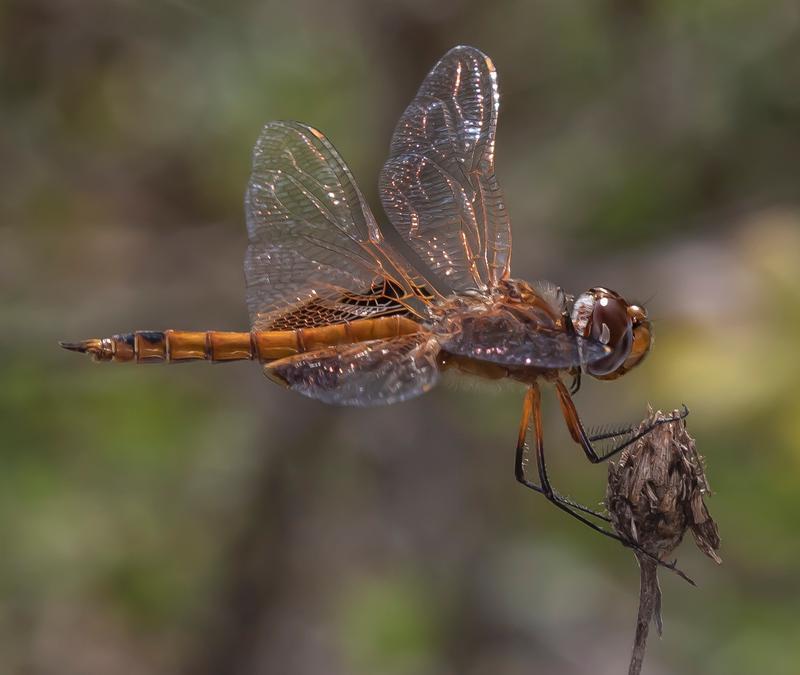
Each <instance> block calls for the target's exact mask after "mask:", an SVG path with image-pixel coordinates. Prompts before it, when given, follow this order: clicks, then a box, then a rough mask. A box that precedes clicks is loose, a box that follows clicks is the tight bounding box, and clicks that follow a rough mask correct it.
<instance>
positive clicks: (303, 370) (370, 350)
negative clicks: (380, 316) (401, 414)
mask: <svg viewBox="0 0 800 675" xmlns="http://www.w3.org/2000/svg"><path fill="white" fill-rule="evenodd" d="M438 353H439V345H438V343H437V342H436V340H435V339H433V338H432V337H431V336H430V335H406V336H402V337H398V338H392V339H388V340H373V341H370V342H362V343H359V344H357V345H349V346H346V347H334V348H330V349H325V350H322V351H318V352H311V353H308V354H299V355H297V356H292V357H289V358H286V359H281V360H280V361H274V362H272V363H269V364H267V365H266V366H264V372H265V373H266V374H267V376H268V377H270V378H272V379H274V380H277V381H278V382H281V383H283V384H285V385H286V386H287V387H289V388H290V389H293V390H294V391H297V392H299V393H300V394H303V395H304V396H308V397H310V398H315V399H318V400H320V401H322V402H324V403H330V404H334V405H347V406H359V407H366V406H378V405H388V404H390V403H398V402H400V401H405V400H407V399H410V398H413V397H415V396H419V395H420V394H423V393H425V392H426V391H429V390H430V389H431V388H432V387H433V386H434V385H435V384H436V382H437V381H438V380H439V364H438Z"/></svg>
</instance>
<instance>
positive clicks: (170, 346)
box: [61, 316, 420, 363]
mask: <svg viewBox="0 0 800 675" xmlns="http://www.w3.org/2000/svg"><path fill="white" fill-rule="evenodd" d="M419 330H420V326H419V324H418V323H416V322H415V321H412V320H411V319H406V318H404V317H400V316H391V317H383V318H380V319H358V320H356V321H351V322H349V323H341V324H334V325H331V326H318V327H315V328H299V329H297V330H278V331H253V332H250V333H234V332H227V331H213V330H211V331H182V330H166V331H136V332H135V333H125V334H119V335H113V336H111V337H110V338H92V339H89V340H84V341H83V342H76V343H64V342H62V343H61V346H62V347H64V348H65V349H70V350H72V351H78V352H83V353H87V354H90V355H91V356H92V357H93V358H94V359H95V360H96V361H118V362H127V361H131V362H135V363H181V362H184V361H212V362H215V363H216V362H221V361H241V360H257V361H260V362H262V363H266V362H269V361H275V360H277V359H282V358H285V357H287V356H293V355H295V354H302V353H304V352H311V351H316V350H318V349H324V348H326V347H333V346H336V345H346V344H353V343H356V342H366V341H368V340H380V339H387V338H393V337H398V336H400V335H408V334H410V333H416V332H418V331H419Z"/></svg>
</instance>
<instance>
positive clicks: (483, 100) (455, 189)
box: [380, 47, 511, 291]
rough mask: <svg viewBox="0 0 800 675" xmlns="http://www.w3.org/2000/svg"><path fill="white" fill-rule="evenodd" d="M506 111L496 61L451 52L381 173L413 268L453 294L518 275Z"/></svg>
mask: <svg viewBox="0 0 800 675" xmlns="http://www.w3.org/2000/svg"><path fill="white" fill-rule="evenodd" d="M498 104H499V95H498V88H497V74H496V73H495V69H494V65H493V64H492V62H491V60H490V59H489V57H488V56H486V55H485V54H483V53H482V52H480V51H479V50H477V49H475V48H473V47H455V48H453V49H451V50H450V51H449V52H447V54H445V55H444V57H442V59H441V60H440V61H439V62H438V63H437V64H436V65H435V66H434V68H433V70H431V72H430V73H429V74H428V76H427V77H426V78H425V80H424V81H423V83H422V86H421V87H420V89H419V91H418V92H417V96H416V98H415V99H414V100H413V101H412V102H411V104H410V105H409V106H408V108H406V111H405V112H404V113H403V116H402V117H401V118H400V121H399V123H398V124H397V128H396V129H395V132H394V136H393V137H392V144H391V151H390V156H389V159H388V161H387V162H386V164H385V165H384V167H383V171H382V173H381V179H380V190H381V200H382V202H383V207H384V209H385V210H386V213H387V215H388V216H389V220H390V221H391V223H392V225H393V226H394V227H395V228H396V229H397V231H398V232H399V234H400V236H401V237H402V239H403V240H404V242H405V245H406V246H407V247H410V249H411V250H412V251H413V254H414V255H415V256H416V258H411V256H410V255H409V256H408V257H409V259H411V260H412V262H414V263H415V264H417V265H419V262H417V259H421V260H422V261H424V263H425V264H426V265H427V266H428V268H430V270H432V272H433V274H432V275H431V276H432V277H435V278H436V279H437V280H438V283H439V284H440V285H441V286H444V287H445V288H449V290H451V291H459V290H467V289H473V288H478V289H483V288H486V287H487V286H488V287H493V286H495V285H497V282H498V281H499V280H500V279H502V278H504V277H506V276H508V274H509V266H510V261H511V226H510V223H509V219H508V212H507V211H506V205H505V200H504V198H503V193H502V191H501V189H500V186H499V185H498V182H497V179H496V178H495V174H494V147H495V129H496V126H497V111H498ZM401 251H402V252H403V254H404V255H407V254H406V252H405V251H404V250H402V249H401Z"/></svg>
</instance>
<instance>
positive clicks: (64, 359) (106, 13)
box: [0, 0, 800, 675]
mask: <svg viewBox="0 0 800 675" xmlns="http://www.w3.org/2000/svg"><path fill="white" fill-rule="evenodd" d="M459 43H466V44H473V45H475V46H477V47H479V48H481V49H483V50H484V51H486V52H487V53H488V54H490V55H491V56H492V58H493V60H494V62H495V64H496V66H497V69H498V72H499V79H500V87H501V94H502V105H501V108H502V109H501V115H500V124H499V132H498V139H497V171H498V176H499V179H500V181H501V182H502V184H503V186H504V188H505V192H506V197H507V202H508V205H509V209H510V212H511V217H512V222H513V226H514V275H515V276H517V277H521V278H549V279H551V280H553V281H555V282H557V283H559V284H561V285H563V286H564V287H565V288H566V289H567V290H569V291H571V292H578V291H580V290H582V289H585V288H587V287H589V286H592V285H597V284H602V285H606V286H609V287H611V288H614V289H618V290H619V291H620V292H621V293H623V295H625V296H626V297H628V298H629V299H631V300H639V301H646V300H649V304H648V307H649V309H650V313H651V315H652V316H654V317H655V319H656V335H657V340H656V345H655V349H654V351H653V353H652V355H651V356H650V358H649V359H648V360H647V362H646V363H645V364H644V365H643V366H642V367H641V368H639V369H638V370H637V371H634V372H633V373H632V374H630V375H629V376H627V377H626V378H624V379H622V380H620V381H618V382H614V383H602V382H590V381H586V380H585V381H584V386H583V389H582V391H581V392H580V394H579V395H578V397H577V399H576V402H577V404H578V405H579V408H580V410H581V411H582V413H583V415H584V417H585V419H586V421H587V423H589V424H600V423H615V422H616V423H623V422H635V421H637V420H639V419H641V418H642V417H644V415H645V414H646V406H647V404H648V403H652V404H653V405H654V406H656V407H660V408H663V409H671V408H674V407H676V406H677V405H679V404H680V403H681V402H686V403H687V404H688V405H689V406H690V408H691V410H692V414H691V416H690V418H689V431H690V432H691V433H692V434H693V435H694V436H695V437H696V438H697V443H698V449H699V450H700V452H702V453H703V454H704V455H705V456H706V459H707V470H708V476H709V479H710V482H711V486H712V488H713V489H714V491H715V494H714V496H713V497H711V498H710V500H709V502H708V503H709V507H710V509H711V512H712V514H713V515H714V516H715V517H716V518H717V520H718V522H719V525H720V529H721V534H722V538H723V546H722V550H721V555H722V557H723V559H724V564H723V565H722V566H721V567H719V568H717V567H715V565H714V564H713V563H712V562H711V561H710V560H708V559H706V558H704V557H703V556H702V555H701V554H700V553H698V552H697V551H696V550H695V549H694V547H693V546H692V544H691V542H690V541H687V542H685V543H684V545H683V547H682V548H681V549H680V550H679V554H680V563H681V566H682V567H683V568H684V569H685V570H686V571H687V572H688V573H689V574H690V575H691V576H693V577H694V578H695V579H696V581H697V582H698V584H699V588H691V587H690V586H688V585H687V584H685V583H684V582H682V581H681V580H680V579H678V578H677V577H676V576H674V575H671V574H663V575H662V587H663V590H664V595H665V598H664V620H665V634H664V637H663V639H662V640H660V641H659V640H658V639H657V638H655V637H654V636H653V637H652V641H651V644H650V648H649V653H648V659H647V662H646V666H645V668H646V672H648V673H653V674H658V673H703V674H706V675H709V674H717V673H719V674H722V673H724V674H726V675H730V674H739V673H741V674H750V673H756V672H759V673H771V674H773V675H779V674H789V673H796V672H798V669H799V668H800V666H798V663H800V642H798V640H797V636H798V634H800V611H798V609H799V608H800V575H798V574H797V570H798V566H800V524H798V514H800V394H798V384H797V383H798V376H800V359H798V357H797V354H798V332H799V331H800V181H798V177H800V86H798V83H800V6H798V4H797V3H796V2H795V1H794V0H773V1H771V2H768V3H767V2H763V0H735V1H733V2H732V1H730V0H725V1H723V0H702V1H697V0H691V1H689V0H667V1H659V2H656V1H654V0H650V1H649V0H602V1H599V2H581V1H578V0H569V1H566V2H565V1H563V0H547V1H544V0H542V1H536V2H519V1H516V0H495V1H493V2H475V1H470V0H464V1H459V0H447V1H443V2H429V1H424V0H392V1H391V2H386V1H381V0H378V1H374V2H363V3H362V2H355V1H354V0H350V1H347V0H345V1H343V2H336V3H331V2H324V1H323V0H299V1H297V2H292V3H289V2H283V3H274V2H263V1H258V0H242V1H239V2H229V3H215V2H208V1H207V0H160V1H158V0H150V1H145V0H140V1H138V2H136V1H134V0H116V1H111V2H110V1H109V0H84V1H83V2H80V3H76V2H68V1H67V0H17V1H14V0H4V1H2V2H0V115H2V120H1V121H2V134H0V158H1V159H0V190H1V191H2V194H1V195H0V236H1V237H2V239H0V241H1V242H2V243H0V316H1V317H2V318H1V319H0V323H1V324H2V326H3V330H2V331H0V350H1V353H2V355H3V356H2V359H0V382H2V387H0V428H1V429H2V436H1V437H0V464H1V465H2V469H1V470H0V540H1V541H2V553H1V554H0V672H1V673H14V674H17V673H20V674H23V673H24V674H29V673H31V674H34V673H35V674H39V673H42V674H49V673H58V674H60V675H71V674H73V673H74V674H76V675H77V674H80V675H95V674H101V673H102V674H108V673H114V674H121V675H128V674H130V675H138V674H145V673H146V674H148V675H160V674H162V673H163V674H166V673H192V674H195V673H196V674H198V675H204V674H209V675H210V674H212V673H235V674H251V673H253V674H255V673H259V674H260V673H281V674H282V675H301V674H303V675H305V674H321V673H324V674H326V675H339V674H342V675H384V674H388V675H396V674H397V675H399V674H403V675H406V674H413V675H456V674H458V675H478V674H484V673H491V674H493V675H517V674H519V675H522V674H526V675H527V674H533V673H564V674H568V675H572V674H590V673H621V672H626V669H627V662H628V658H629V654H630V647H631V643H632V639H633V629H634V620H635V614H636V605H637V595H638V569H637V567H636V564H635V561H634V558H633V556H632V555H631V554H630V551H627V550H625V549H623V548H621V547H620V546H618V545H616V544H614V543H613V542H610V541H608V540H605V539H602V538H601V537H599V536H597V535H595V534H593V533H591V532H590V531H588V530H587V529H585V528H583V527H581V526H580V525H578V524H577V523H576V522H574V521H573V520H572V519H569V518H568V517H566V516H565V515H564V514H562V513H560V512H558V511H557V510H555V509H553V508H552V507H551V506H550V505H548V504H547V503H546V502H545V501H544V500H543V499H541V498H540V497H538V496H536V495H534V494H533V493H531V492H529V491H527V490H525V489H523V488H522V487H520V486H519V485H517V484H516V483H515V481H514V478H513V470H512V467H513V454H514V443H515V439H516V433H517V423H518V419H519V414H520V410H521V402H522V391H521V389H520V387H517V386H513V385H509V386H505V387H499V388H498V387H496V386H493V385H484V384H481V383H475V382H470V381H466V382H464V381H461V380H453V381H450V382H448V383H446V384H445V386H441V387H439V388H438V389H437V390H436V391H435V392H433V393H431V394H430V395H427V396H425V397H422V398H420V399H418V400H415V401H412V402H409V403H405V404H402V405H397V406H394V407H391V408H387V409H374V410H352V409H334V408H326V407H324V406H323V405H321V404H318V403H316V402H314V401H310V400H306V399H303V398H302V397H300V396H297V395H294V394H292V393H289V392H286V391H283V390H281V389H279V388H278V387H275V386H274V385H272V384H270V383H269V382H267V381H266V380H265V379H264V377H263V376H262V375H261V373H260V369H259V368H258V367H255V366H254V365H252V364H241V363H240V364H233V365H227V366H225V367H221V366H218V367H211V366H209V365H206V364H199V365H194V366H186V367H155V366H153V367H145V366H142V367H138V368H137V367H126V366H95V365H93V364H91V363H89V362H88V361H87V360H86V359H83V358H79V357H78V356H76V355H74V354H67V353H66V352H63V351H61V350H59V349H58V347H57V344H56V341H57V340H58V339H81V338H86V337H92V336H105V335H108V334H111V333H115V332H125V331H130V330H134V329H148V328H149V329H165V328H170V327H172V328H184V329H210V328H214V329H231V330H243V329H246V328H247V325H248V319H247V313H246V309H245V304H244V291H243V289H244V284H243V279H242V271H241V266H242V257H243V253H244V249H245V245H246V234H245V227H244V218H243V210H242V195H243V191H244V187H245V184H246V181H247V178H248V174H249V170H250V151H251V147H252V145H253V143H254V141H255V139H256V137H257V135H258V133H259V129H260V126H261V125H262V124H263V123H264V122H266V121H268V120H272V119H281V118H289V119H299V120H302V121H305V122H308V123H311V124H313V125H315V126H317V127H318V128H320V129H322V130H323V131H324V132H325V133H326V134H327V135H328V136H329V137H330V138H331V139H332V140H333V142H334V143H335V144H336V146H337V147H338V149H339V150H340V152H341V153H342V155H343V156H344V157H345V158H346V160H347V161H348V162H349V164H350V166H351V168H352V170H353V172H354V174H355V175H356V177H357V179H358V180H359V183H360V185H361V187H362V189H363V191H364V193H365V194H366V196H367V198H368V199H369V201H370V203H371V204H372V205H373V208H374V210H375V212H376V214H380V218H382V217H383V214H382V211H381V210H380V205H379V201H378V197H377V190H376V184H377V176H378V172H379V170H380V167H381V164H382V163H383V161H384V159H385V156H386V152H387V148H388V142H389V137H390V134H391V131H392V129H393V127H394V124H395V122H396V120H397V118H398V117H399V115H400V113H401V112H402V110H403V109H404V107H405V105H406V104H407V103H408V101H409V100H410V99H411V97H412V96H413V94H414V92H415V91H416V88H417V86H418V85H419V82H420V81H421V80H422V78H423V77H424V75H425V74H426V73H427V71H428V70H429V68H430V67H431V66H432V65H433V63H434V62H435V61H436V59H437V58H438V57H439V56H441V55H442V54H443V53H444V52H445V51H446V50H447V49H448V48H450V47H451V46H453V45H455V44H459ZM549 393H550V392H546V394H548V395H546V397H545V405H546V408H545V431H546V435H547V436H546V442H547V447H548V451H549V457H550V462H551V465H552V474H553V480H554V482H555V484H556V485H557V486H558V487H559V489H560V490H561V491H563V492H566V493H567V494H570V495H572V496H574V497H576V498H578V499H580V500H581V501H583V502H585V503H590V504H596V503H598V502H599V500H600V499H601V498H602V496H603V493H604V490H605V482H606V468H605V467H604V466H591V465H589V464H588V463H587V462H586V461H585V459H584V457H583V455H582V453H581V451H580V449H579V448H577V447H576V446H575V445H574V444H572V443H571V442H570V440H569V438H568V435H567V433H566V431H565V430H564V427H563V423H562V422H561V420H560V416H559V413H558V409H557V406H555V405H554V400H552V399H551V397H550V396H549Z"/></svg>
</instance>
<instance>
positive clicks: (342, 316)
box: [61, 46, 688, 545]
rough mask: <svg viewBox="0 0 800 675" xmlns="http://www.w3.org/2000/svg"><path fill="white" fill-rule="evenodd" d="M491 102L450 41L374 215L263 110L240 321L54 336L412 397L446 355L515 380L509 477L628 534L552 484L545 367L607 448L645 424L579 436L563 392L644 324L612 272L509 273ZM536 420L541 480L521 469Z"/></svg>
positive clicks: (492, 89)
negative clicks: (572, 279)
mask: <svg viewBox="0 0 800 675" xmlns="http://www.w3.org/2000/svg"><path fill="white" fill-rule="evenodd" d="M499 103H500V95H499V88H498V82H497V73H496V71H495V67H494V64H493V63H492V60H491V59H490V58H489V57H488V56H486V55H485V54H483V53H482V52H481V51H479V50H478V49H475V48H473V47H468V46H458V47H454V48H453V49H451V50H450V51H448V52H447V53H446V54H445V55H444V56H443V57H442V58H441V59H440V60H439V62H438V63H436V65H435V66H434V67H433V69H432V70H431V71H430V72H429V73H428V75H427V76H426V77H425V79H424V80H423V82H422V85H421V86H420V88H419V91H418V92H417V94H416V96H415V98H414V99H413V100H412V101H411V103H410V104H409V106H408V107H407V108H406V110H405V112H404V113H403V115H402V117H401V118H400V121H399V122H398V124H397V127H396V128H395V131H394V134H393V136H392V139H391V146H390V151H389V158H388V159H387V160H386V163H385V164H384V166H383V169H382V171H381V174H380V181H379V189H380V197H381V201H382V204H383V208H384V210H385V212H386V215H387V216H388V223H384V224H381V225H379V224H378V222H377V220H376V219H375V217H374V216H373V214H372V212H371V211H370V208H369V206H368V205H367V202H366V200H365V199H364V196H363V194H362V193H361V191H360V190H359V188H358V186H357V185H356V182H355V180H354V178H353V175H352V174H351V172H350V170H349V169H348V167H347V165H346V164H345V162H344V160H343V159H342V158H341V156H340V155H339V153H338V152H337V151H336V150H335V148H334V147H333V145H332V144H331V143H330V141H329V140H328V139H327V138H326V137H325V136H324V135H323V134H322V133H321V132H319V131H318V130H317V129H314V128H313V127H310V126H307V125H304V124H300V123H297V122H283V121H281V122H270V123H268V124H267V125H266V126H265V127H264V128H263V130H262V131H261V134H260V136H259V138H258V141H257V143H256V145H255V149H254V151H253V166H252V175H251V177H250V180H249V183H248V186H247V189H246V194H245V211H246V219H247V229H248V233H249V246H248V249H247V252H246V255H245V261H244V274H245V281H246V297H247V305H248V309H249V314H250V320H251V327H250V330H249V331H247V332H229V331H183V330H166V331H136V332H133V333H125V334H118V335H113V336H111V337H108V338H92V339H88V340H83V341H81V342H64V343H61V346H62V347H64V348H66V349H69V350H73V351H77V352H83V353H86V354H89V355H91V356H92V357H93V358H94V359H95V360H97V361H114V362H135V363H165V362H166V363H179V362H186V361H195V360H200V361H202V360H205V361H212V362H228V361H238V360H250V361H257V362H259V363H260V364H261V365H262V367H263V370H264V372H265V373H266V375H267V376H268V377H269V378H270V379H272V380H274V381H275V382H278V383H280V384H281V385H283V386H285V387H288V388H289V389H291V390H293V391H296V392H298V393H300V394H302V395H304V396H308V397H311V398H314V399H317V400H319V401H323V402H325V403H329V404H336V405H344V406H362V407H366V406H377V405H388V404H394V403H399V402H401V401H405V400H408V399H411V398H414V397H416V396H420V395H421V394H424V393H425V392H427V391H429V390H430V389H432V388H433V387H434V386H435V385H436V384H437V383H438V382H439V381H440V379H441V377H442V374H443V372H444V371H447V370H455V371H460V372H462V373H466V374H469V375H476V376H479V377H483V378H488V379H493V380H497V379H510V380H514V381H516V382H519V383H522V384H523V385H524V386H525V387H526V393H525V396H524V403H523V409H522V417H521V421H520V425H519V433H518V436H517V445H516V453H515V472H514V473H515V477H516V479H517V481H519V482H520V483H521V484H522V485H524V486H526V487H528V488H530V489H532V490H534V491H536V492H538V493H541V494H543V495H544V496H545V497H546V498H547V499H548V500H550V501H551V502H552V503H553V504H555V505H556V506H557V507H558V508H560V509H562V510H563V511H566V512H567V513H569V514H570V515H572V516H573V517H575V518H577V519H578V520H580V521H581V522H583V523H584V524H587V525H589V526H590V527H592V528H593V529H596V530H598V531H600V532H602V533H603V534H606V535H608V536H612V537H614V538H615V539H618V540H620V541H622V542H623V543H624V544H626V545H629V544H630V542H626V541H624V540H622V539H621V538H620V537H618V536H617V535H615V534H614V533H613V532H610V531H608V530H607V529H605V528H604V527H602V526H601V525H598V524H597V523H596V522H595V521H594V520H591V518H592V517H594V518H600V519H603V520H605V521H606V522H607V521H608V518H607V516H605V515H604V514H601V513H598V512H596V511H593V510H592V509H589V508H587V507H584V506H582V505H580V504H578V503H576V502H574V501H572V500H570V499H568V498H566V497H564V496H562V495H561V494H559V493H558V492H557V491H556V490H554V488H553V487H552V484H551V482H550V479H549V477H548V473H547V466H546V463H545V454H544V442H543V430H542V415H541V395H540V384H543V383H544V384H548V385H552V386H554V388H555V392H556V396H557V398H558V401H559V403H560V408H561V411H562V413H563V417H564V420H565V422H566V425H567V427H568V429H569V432H570V434H571V437H572V439H574V441H575V442H576V443H577V444H578V445H580V447H581V448H582V449H583V452H584V453H585V455H586V457H587V458H588V459H589V460H590V461H591V462H595V463H596V462H600V461H602V460H605V459H608V458H609V457H610V456H612V455H614V454H615V453H617V452H619V451H620V450H622V449H623V448H625V447H627V446H629V445H630V444H631V443H633V442H634V441H636V440H637V439H638V438H640V437H641V436H643V435H644V434H646V433H648V432H649V431H650V430H651V429H652V427H645V428H644V429H641V430H638V431H636V430H635V429H634V428H633V427H626V428H617V429H615V430H613V431H606V432H604V433H600V434H595V435H590V434H589V433H588V432H587V430H586V428H585V427H584V424H583V422H582V420H581V418H580V416H579V415H578V412H577V408H576V406H575V404H574V402H573V396H574V395H575V394H576V393H577V391H578V389H579V387H580V381H581V375H582V374H586V375H589V376H591V377H594V378H597V379H599V380H614V379H617V378H619V377H621V376H622V375H624V374H626V373H627V372H629V371H630V370H631V369H633V368H634V367H636V366H637V365H639V364H640V363H641V362H642V360H643V359H644V358H645V356H646V355H647V354H648V352H649V351H650V348H651V346H652V343H653V326H652V324H651V322H650V320H649V319H648V316H647V312H646V310H645V309H644V307H643V306H641V305H638V304H632V303H629V302H627V301H626V300H625V298H624V297H623V296H622V295H620V294H619V293H616V292H615V291H612V290H610V289H608V288H604V287H599V286H598V287H595V288H591V289H589V290H588V291H586V292H583V293H580V294H579V295H577V296H572V295H569V294H567V293H566V292H565V291H564V290H563V289H562V288H560V287H559V286H557V285H555V284H553V283H550V282H547V281H535V282H526V281H523V280H520V279H515V278H513V277H512V276H511V267H510V265H511V226H510V220H509V214H508V210H507V207H506V201H505V198H504V196H503V191H502V189H501V188H500V185H499V183H498V180H497V177H496V176H495V169H494V163H495V134H496V128H497V116H498V109H499ZM685 414H688V410H686V408H685V407H684V409H683V411H682V412H681V413H680V415H685ZM668 421H670V418H665V419H664V420H662V423H663V422H668ZM531 427H532V428H533V438H534V443H533V450H532V452H533V455H534V457H535V464H536V470H537V475H538V482H537V481H534V480H532V479H531V478H530V477H529V476H528V473H527V470H526V467H527V454H528V447H527V437H528V435H529V433H530V428H531ZM609 441H613V447H611V448H610V449H608V448H607V449H606V451H605V452H600V450H599V449H598V448H599V446H598V445H597V444H598V443H600V444H603V443H606V446H607V443H608V442H609Z"/></svg>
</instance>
